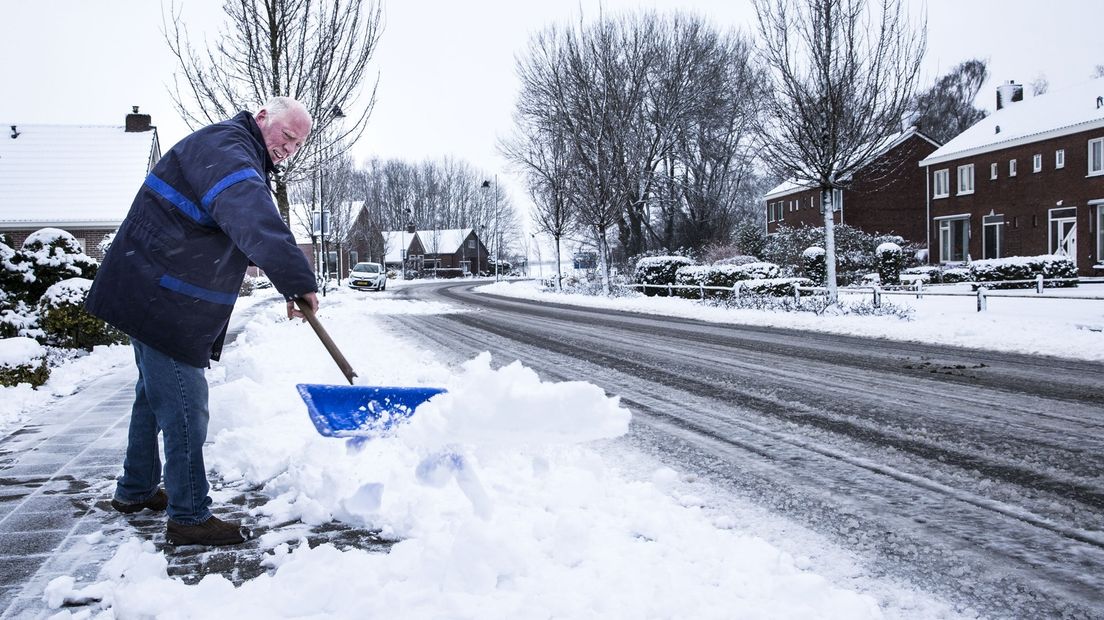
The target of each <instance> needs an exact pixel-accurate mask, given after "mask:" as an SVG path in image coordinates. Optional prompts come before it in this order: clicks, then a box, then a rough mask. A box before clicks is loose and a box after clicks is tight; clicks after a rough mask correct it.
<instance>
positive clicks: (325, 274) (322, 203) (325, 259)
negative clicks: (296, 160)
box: [318, 105, 345, 297]
mask: <svg viewBox="0 0 1104 620" xmlns="http://www.w3.org/2000/svg"><path fill="white" fill-rule="evenodd" d="M329 114H330V117H331V118H345V112H343V111H342V110H341V106H338V105H334V107H332V108H330V111H329ZM322 146H323V145H322V144H319V145H318V208H319V209H320V210H321V211H322V217H321V220H322V296H323V297H325V296H326V288H327V287H328V286H329V284H330V253H329V251H328V250H327V249H326V237H327V236H328V235H329V233H330V219H331V217H330V216H331V213H330V209H329V208H328V207H327V206H326V199H325V198H326V194H325V191H326V190H325V187H326V168H325V166H323V165H322ZM338 262H340V261H338ZM335 268H336V269H338V270H339V274H338V278H337V283H338V284H341V275H340V265H335Z"/></svg>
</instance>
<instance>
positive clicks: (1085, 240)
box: [919, 78, 1104, 275]
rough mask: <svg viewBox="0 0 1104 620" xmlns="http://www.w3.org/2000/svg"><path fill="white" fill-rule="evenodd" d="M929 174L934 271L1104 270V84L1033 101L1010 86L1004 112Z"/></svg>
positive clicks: (940, 154) (936, 159) (931, 165)
mask: <svg viewBox="0 0 1104 620" xmlns="http://www.w3.org/2000/svg"><path fill="white" fill-rule="evenodd" d="M919 165H920V166H921V168H922V169H923V170H924V175H925V177H926V179H927V191H926V206H927V210H928V212H929V214H930V217H929V221H930V223H929V234H930V238H931V243H930V245H929V247H930V249H931V252H930V253H929V260H930V261H931V262H933V263H949V264H954V263H963V262H968V261H970V260H975V259H985V258H1003V257H1006V256H1036V255H1040V254H1058V255H1065V256H1069V257H1070V258H1072V259H1073V260H1074V261H1075V263H1076V264H1077V268H1078V272H1079V273H1080V274H1082V275H1091V274H1093V273H1094V272H1100V271H1102V270H1104V265H1102V263H1104V260H1102V259H1101V256H1102V255H1104V230H1102V229H1104V78H1101V79H1095V80H1089V81H1087V82H1084V83H1082V84H1079V85H1077V86H1074V87H1072V88H1069V89H1065V90H1062V91H1054V92H1051V93H1047V94H1045V95H1039V96H1036V97H1032V98H1030V99H1026V100H1024V98H1023V87H1022V86H1020V85H1017V84H1013V83H1011V82H1010V83H1008V84H1004V85H1002V86H1000V87H999V88H998V93H997V111H996V112H994V113H993V114H992V115H990V116H989V117H987V118H985V119H983V120H981V121H979V122H978V123H977V124H975V125H974V126H972V127H970V128H969V129H967V130H966V131H964V132H962V133H961V134H959V135H958V136H956V137H955V138H954V139H952V140H951V141H949V142H947V144H945V145H943V146H942V147H940V148H939V149H938V150H936V151H935V152H933V153H931V154H930V155H929V156H928V157H926V158H925V159H924V160H923V161H921V162H920V164H919Z"/></svg>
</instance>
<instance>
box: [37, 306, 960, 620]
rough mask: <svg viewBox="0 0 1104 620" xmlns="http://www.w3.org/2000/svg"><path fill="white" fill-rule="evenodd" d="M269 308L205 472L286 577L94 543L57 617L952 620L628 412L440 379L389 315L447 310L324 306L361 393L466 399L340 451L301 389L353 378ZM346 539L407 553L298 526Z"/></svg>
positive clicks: (236, 366)
mask: <svg viewBox="0 0 1104 620" xmlns="http://www.w3.org/2000/svg"><path fill="white" fill-rule="evenodd" d="M498 286H518V285H498ZM258 310H259V311H258V312H257V313H256V315H255V316H254V318H252V320H250V321H249V322H248V323H247V324H246V325H245V327H244V329H243V331H242V332H241V334H240V335H239V337H238V338H237V340H236V341H235V342H234V343H233V344H232V345H231V346H230V347H228V349H227V351H226V352H225V354H224V357H223V359H224V360H225V361H224V362H223V363H219V364H216V365H215V366H214V367H213V368H212V370H211V371H210V372H209V373H208V376H209V379H210V382H211V386H212V389H211V413H212V415H211V428H210V441H211V444H210V445H209V446H208V448H207V456H208V465H209V467H211V468H212V469H213V470H214V472H215V473H216V474H217V475H218V476H219V477H220V478H221V483H220V484H221V490H218V491H216V492H215V493H214V499H215V501H216V503H219V502H228V501H231V500H233V499H234V497H236V496H237V495H238V494H240V489H243V488H250V489H256V490H257V492H259V493H260V494H262V495H263V496H264V497H265V498H267V502H264V503H260V504H259V505H257V506H256V507H254V508H252V509H251V510H250V517H251V519H253V521H254V523H255V524H257V525H259V526H262V528H269V533H267V534H265V535H264V536H263V537H262V538H261V539H260V540H259V541H258V542H257V543H256V544H255V546H254V547H253V548H254V549H255V551H254V553H260V554H263V557H262V558H261V561H262V562H263V564H264V566H267V567H268V569H269V570H268V571H267V572H265V573H264V574H261V575H260V576H257V577H255V578H252V579H248V580H244V581H241V582H240V583H238V581H240V580H238V581H235V579H234V576H233V575H219V574H211V575H208V576H206V577H204V578H203V579H202V580H201V581H199V583H197V584H194V585H188V584H187V583H186V582H185V580H183V579H180V578H174V577H170V576H169V574H168V571H167V568H166V567H167V565H168V563H169V560H170V559H171V557H169V558H167V557H166V553H168V554H170V556H171V554H172V553H174V551H173V550H171V549H170V550H168V551H165V552H162V551H158V547H157V545H155V542H159V541H151V540H143V539H141V538H138V537H130V536H129V535H127V532H126V529H125V528H122V529H121V530H119V531H118V532H116V531H114V530H113V531H112V532H90V533H89V534H88V536H87V539H86V540H87V543H88V545H89V547H90V549H89V553H99V554H102V555H103V556H104V557H107V556H110V559H109V560H108V561H106V562H105V563H103V564H102V566H101V568H100V570H99V571H98V572H97V573H96V574H94V575H71V576H67V577H66V576H63V577H59V578H57V579H54V580H53V581H51V582H50V585H49V586H47V587H46V588H44V592H42V596H43V599H42V600H43V607H42V609H43V615H48V614H50V613H54V612H57V613H58V615H59V617H85V618H87V617H103V618H110V617H146V616H149V617H157V616H163V617H174V618H188V617H227V616H240V617H264V618H276V617H292V616H297V617H298V616H311V617H327V618H346V617H347V618H365V617H388V618H392V617H400V618H441V617H448V618H549V617H563V618H658V617H663V618H671V617H684V618H691V617H692V618H732V617H742V618H847V619H854V618H881V617H900V618H908V617H926V618H938V617H957V615H956V614H955V613H954V612H953V611H952V610H951V608H950V607H949V606H948V605H946V604H944V603H942V602H940V601H938V600H934V599H932V598H930V597H928V596H926V595H925V594H923V593H921V592H917V591H915V590H912V589H910V588H908V587H901V586H899V585H895V584H892V583H886V582H884V581H879V580H877V579H875V578H873V577H869V576H867V575H866V573H865V572H864V570H863V568H862V566H861V565H860V564H857V563H856V562H855V558H853V557H851V556H850V555H848V553H847V552H846V551H845V550H843V549H839V548H835V547H832V546H831V545H829V544H827V543H825V542H824V541H822V540H819V539H818V538H817V537H816V536H814V535H812V534H810V533H808V532H806V531H803V530H801V529H800V528H797V527H795V526H791V525H788V524H786V523H785V522H784V521H781V520H779V519H778V517H776V516H771V515H765V514H761V513H759V512H757V511H756V510H755V509H754V508H752V507H750V506H746V505H742V504H740V503H739V502H737V501H735V500H733V499H732V498H729V497H725V496H723V494H721V493H719V492H717V491H716V490H715V489H712V488H710V487H709V486H708V485H707V484H705V483H704V482H702V481H700V480H698V479H696V478H695V477H694V476H693V475H692V474H689V473H685V472H676V471H672V470H670V469H667V468H664V467H662V466H661V465H659V464H657V463H654V462H651V461H650V460H649V458H648V457H647V456H645V455H640V454H634V453H632V452H631V451H629V450H628V448H627V447H626V445H625V444H624V443H622V442H621V441H619V439H618V438H619V437H620V436H622V435H623V434H624V433H625V432H626V431H627V427H628V421H629V417H630V415H631V412H629V411H628V410H627V409H625V408H624V407H622V406H621V405H620V403H619V402H618V400H617V398H616V397H611V396H609V395H606V394H603V393H602V392H601V390H599V389H598V388H597V387H595V386H593V385H591V384H586V383H558V384H557V383H545V382H542V381H541V380H540V379H539V378H538V377H537V375H536V374H535V373H533V372H532V371H531V370H529V369H526V368H524V367H522V366H520V365H518V364H516V363H515V364H510V365H507V366H505V367H498V366H497V365H496V364H494V363H493V360H490V359H489V356H487V355H483V356H480V357H477V358H475V359H473V360H470V361H469V362H468V363H466V364H465V365H464V366H463V367H462V368H448V367H444V366H442V365H440V364H437V363H436V362H434V361H433V360H434V359H435V356H434V355H433V353H432V352H427V351H420V350H417V349H414V348H412V346H411V345H410V344H409V343H407V342H405V341H403V340H401V339H400V338H398V337H397V336H395V335H394V334H391V333H389V332H387V331H386V329H384V328H383V327H382V326H381V321H379V320H378V319H377V317H376V315H387V314H396V313H434V312H453V311H457V310H455V309H453V308H450V307H447V306H442V305H438V304H428V303H421V302H411V301H405V300H400V299H395V298H394V297H393V294H392V293H385V294H363V293H356V292H350V291H345V290H342V291H337V292H335V293H331V294H330V295H328V296H327V297H326V298H325V299H324V300H323V306H322V310H321V313H320V318H321V319H322V321H323V322H324V324H325V325H326V327H327V329H328V330H329V332H330V334H331V336H333V338H334V340H335V341H336V342H337V343H338V344H339V345H340V346H341V348H342V350H343V351H344V352H345V354H346V356H347V357H348V358H349V361H350V362H351V363H352V365H353V367H354V368H355V369H356V370H357V372H358V373H359V375H360V377H362V378H363V381H362V382H363V383H364V384H383V385H408V386H415V385H425V386H440V387H445V388H447V389H448V390H449V391H448V393H446V394H444V395H441V396H439V397H436V398H435V399H433V400H432V401H430V402H429V403H427V404H426V405H424V406H422V407H421V408H419V410H418V412H417V414H416V415H415V416H414V418H413V420H412V421H411V422H410V423H409V424H407V425H406V426H405V427H403V428H402V429H401V430H400V431H399V432H397V433H396V434H395V435H394V436H391V437H387V438H383V439H376V440H372V441H369V442H367V443H365V444H363V445H361V446H359V447H355V446H351V445H347V444H346V442H344V441H343V440H338V439H327V438H323V437H321V436H319V435H318V434H317V433H316V432H315V431H314V429H313V428H312V426H311V424H310V421H309V419H308V416H307V415H306V412H305V407H304V405H303V403H302V401H301V400H300V399H299V397H298V395H297V394H296V391H295V387H294V386H295V384H296V383H340V382H341V379H342V377H341V375H340V373H339V372H338V370H337V368H336V366H335V365H334V364H333V362H332V361H331V360H330V359H329V357H328V356H327V354H326V353H325V351H324V349H323V348H322V346H321V345H320V344H319V343H318V342H317V340H316V339H315V336H314V334H313V332H311V330H310V329H309V327H308V326H307V325H305V324H303V323H300V322H298V321H296V322H289V321H287V320H286V319H284V318H282V316H283V312H284V309H283V305H282V304H281V303H278V300H276V301H275V302H266V303H265V305H264V306H261V307H259V308H258ZM124 350H125V348H124ZM118 355H121V354H120V353H119V352H118V351H98V352H97V353H95V354H93V355H92V356H89V358H86V359H87V360H95V359H96V358H97V357H99V356H105V358H109V359H115V358H114V357H110V356H118ZM81 363H82V364H89V365H90V366H89V367H90V368H94V367H95V362H94V361H82V362H81ZM120 458H121V454H120ZM101 486H102V485H101ZM104 490H105V491H106V490H107V489H106V488H105V489H104ZM332 520H338V521H340V522H342V523H344V524H347V525H349V526H353V527H360V528H365V529H370V530H376V531H378V532H379V534H380V535H381V536H382V537H384V538H387V539H390V540H393V541H395V542H394V544H393V545H392V546H391V547H390V550H389V552H386V553H381V552H380V551H379V550H378V549H371V550H366V549H361V548H357V547H356V546H355V545H354V546H343V545H338V544H333V543H325V544H320V545H314V546H312V545H311V544H308V543H307V533H306V532H305V531H304V529H303V528H302V527H288V526H287V524H288V523H293V522H296V521H300V522H302V523H303V524H305V526H322V525H324V524H326V523H328V522H330V521H332ZM135 533H138V532H135ZM32 594H33V593H32ZM23 595H24V596H27V595H28V593H27V592H24V593H23ZM67 601H68V602H70V603H71V602H75V601H84V602H85V603H86V604H84V605H82V606H77V607H62V605H63V604H65V603H66V602H67ZM93 601H98V602H93Z"/></svg>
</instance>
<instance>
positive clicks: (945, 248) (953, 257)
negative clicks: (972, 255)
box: [939, 215, 970, 263]
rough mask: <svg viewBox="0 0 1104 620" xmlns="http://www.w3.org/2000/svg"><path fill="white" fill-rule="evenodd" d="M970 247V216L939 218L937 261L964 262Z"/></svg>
mask: <svg viewBox="0 0 1104 620" xmlns="http://www.w3.org/2000/svg"><path fill="white" fill-rule="evenodd" d="M969 247H970V216H968V215H967V216H960V217H954V218H948V219H942V220H939V262H941V263H961V262H965V261H966V258H967V256H968V253H967V252H968V248H969Z"/></svg>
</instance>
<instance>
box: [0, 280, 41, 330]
mask: <svg viewBox="0 0 1104 620" xmlns="http://www.w3.org/2000/svg"><path fill="white" fill-rule="evenodd" d="M42 335H43V334H42V330H40V329H38V313H37V312H35V310H34V309H33V308H31V307H29V306H27V304H26V303H25V302H23V300H20V299H16V298H15V297H14V296H12V295H9V294H8V293H7V292H5V291H4V290H3V289H0V338H13V337H15V336H26V337H28V338H40V337H42Z"/></svg>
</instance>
